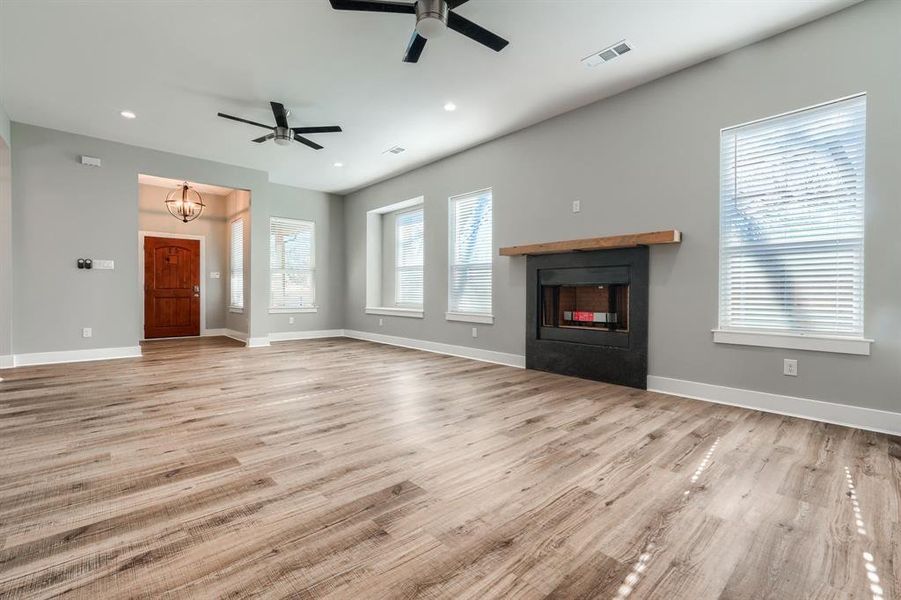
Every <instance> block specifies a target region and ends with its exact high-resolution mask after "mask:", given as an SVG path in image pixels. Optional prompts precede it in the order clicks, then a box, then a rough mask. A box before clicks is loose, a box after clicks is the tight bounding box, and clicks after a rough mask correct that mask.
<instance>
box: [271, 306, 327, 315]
mask: <svg viewBox="0 0 901 600" xmlns="http://www.w3.org/2000/svg"><path fill="white" fill-rule="evenodd" d="M314 312H319V307H318V306H305V307H303V308H270V309H269V314H270V315H281V314H297V313H314Z"/></svg>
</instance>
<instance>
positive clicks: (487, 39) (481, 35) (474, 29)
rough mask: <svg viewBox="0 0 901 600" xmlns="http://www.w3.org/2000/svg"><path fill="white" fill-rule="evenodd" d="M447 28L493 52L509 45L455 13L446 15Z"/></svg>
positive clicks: (497, 36)
mask: <svg viewBox="0 0 901 600" xmlns="http://www.w3.org/2000/svg"><path fill="white" fill-rule="evenodd" d="M447 26H448V27H450V28H451V29H453V30H454V31H456V32H458V33H462V34H463V35H465V36H466V37H468V38H470V39H473V40H475V41H477V42H478V43H480V44H482V45H485V46H488V47H489V48H491V49H492V50H494V51H495V52H500V51H501V50H503V49H504V47H505V46H506V45H507V44H509V43H510V42H508V41H507V40H505V39H504V38H502V37H500V36H499V35H495V34H493V33H491V32H490V31H488V30H487V29H485V28H484V27H481V26H479V25H476V24H475V23H473V22H472V21H470V20H469V19H464V18H463V17H461V16H460V15H458V14H457V13H455V12H452V13H448V15H447Z"/></svg>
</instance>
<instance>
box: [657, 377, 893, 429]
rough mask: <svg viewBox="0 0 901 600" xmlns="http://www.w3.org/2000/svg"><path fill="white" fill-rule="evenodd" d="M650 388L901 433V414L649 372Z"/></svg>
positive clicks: (818, 419)
mask: <svg viewBox="0 0 901 600" xmlns="http://www.w3.org/2000/svg"><path fill="white" fill-rule="evenodd" d="M648 391H651V392H660V393H663V394H672V395H675V396H683V397H685V398H693V399H695V400H704V401H706V402H715V403H717V404H728V405H730V406H740V407H742V408H750V409H753V410H762V411H764V412H769V413H776V414H778V415H788V416H790V417H800V418H802V419H810V420H812V421H822V422H824V423H833V424H835V425H846V426H848V427H856V428H858V429H867V430H869V431H877V432H879V433H888V434H891V435H901V413H893V412H889V411H885V410H877V409H874V408H863V407H859V406H849V405H847V404H837V403H833V402H823V401H821V400H811V399H809V398H797V397H795V396H782V395H780V394H770V393H768V392H756V391H754V390H744V389H740V388H731V387H725V386H721V385H712V384H709V383H699V382H697V381H685V380H684V379H673V378H670V377H659V376H656V375H648Z"/></svg>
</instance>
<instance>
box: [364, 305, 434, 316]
mask: <svg viewBox="0 0 901 600" xmlns="http://www.w3.org/2000/svg"><path fill="white" fill-rule="evenodd" d="M363 310H364V312H365V313H366V314H367V315H384V316H386V317H410V318H411V319H421V318H423V312H422V309H421V308H398V307H391V306H367V307H366V308H364V309H363Z"/></svg>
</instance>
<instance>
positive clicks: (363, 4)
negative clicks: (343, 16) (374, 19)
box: [330, 0, 416, 15]
mask: <svg viewBox="0 0 901 600" xmlns="http://www.w3.org/2000/svg"><path fill="white" fill-rule="evenodd" d="M330 2H331V3H332V8H334V9H335V10H364V11H367V12H386V13H402V14H406V15H413V14H416V4H415V3H413V4H403V3H400V2H368V1H366V0H330Z"/></svg>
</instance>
